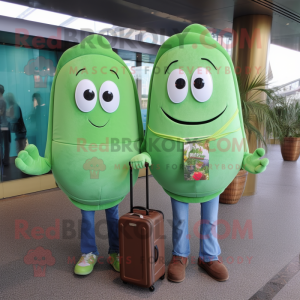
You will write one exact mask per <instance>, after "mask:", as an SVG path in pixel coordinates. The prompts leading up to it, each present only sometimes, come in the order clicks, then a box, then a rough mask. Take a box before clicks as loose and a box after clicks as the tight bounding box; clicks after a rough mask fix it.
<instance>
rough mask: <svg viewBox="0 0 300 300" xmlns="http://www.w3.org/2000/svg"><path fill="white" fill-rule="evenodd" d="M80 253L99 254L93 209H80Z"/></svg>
mask: <svg viewBox="0 0 300 300" xmlns="http://www.w3.org/2000/svg"><path fill="white" fill-rule="evenodd" d="M81 214H82V223H81V253H82V254H88V253H90V252H92V253H93V254H95V255H99V252H98V250H97V245H96V238H95V221H94V219H95V211H86V210H81Z"/></svg>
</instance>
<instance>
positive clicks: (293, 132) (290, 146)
mask: <svg viewBox="0 0 300 300" xmlns="http://www.w3.org/2000/svg"><path fill="white" fill-rule="evenodd" d="M268 104H269V106H270V109H271V110H272V111H273V112H274V113H275V114H276V115H277V119H278V125H279V127H280V129H281V134H280V135H277V137H278V138H279V139H280V146H281V154H282V157H283V159H284V160H286V161H296V160H297V159H298V158H299V155H300V102H299V99H297V98H295V97H282V96H280V95H278V96H277V97H273V98H272V99H268Z"/></svg>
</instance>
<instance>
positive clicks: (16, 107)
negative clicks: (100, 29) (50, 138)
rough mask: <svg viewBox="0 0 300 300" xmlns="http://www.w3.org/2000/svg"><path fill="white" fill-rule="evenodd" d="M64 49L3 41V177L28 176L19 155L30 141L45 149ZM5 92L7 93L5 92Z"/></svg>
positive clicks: (0, 99)
mask: <svg viewBox="0 0 300 300" xmlns="http://www.w3.org/2000/svg"><path fill="white" fill-rule="evenodd" d="M60 55H61V52H56V51H48V50H38V49H28V48H23V47H14V46H9V45H0V57H1V64H0V85H1V86H0V117H1V135H0V139H1V145H2V147H0V156H1V161H2V164H3V178H2V180H3V181H6V180H11V179H17V178H20V177H26V175H24V174H23V173H22V172H21V171H19V170H18V169H16V167H15V163H14V160H15V157H16V156H17V153H18V152H19V151H21V150H23V149H24V148H25V146H26V144H28V143H29V144H35V145H36V146H37V148H38V150H39V153H40V155H41V156H43V155H44V153H45V147H46V140H47V127H48V111H49V99H50V90H51V86H52V81H53V77H54V74H55V70H56V66H57V62H58V59H59V57H60ZM2 92H3V93H2Z"/></svg>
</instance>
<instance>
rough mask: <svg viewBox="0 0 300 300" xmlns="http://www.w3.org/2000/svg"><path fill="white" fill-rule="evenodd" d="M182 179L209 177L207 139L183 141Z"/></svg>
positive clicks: (206, 178)
mask: <svg viewBox="0 0 300 300" xmlns="http://www.w3.org/2000/svg"><path fill="white" fill-rule="evenodd" d="M183 163H184V179H185V180H208V179H209V141H200V142H191V143H184V151H183Z"/></svg>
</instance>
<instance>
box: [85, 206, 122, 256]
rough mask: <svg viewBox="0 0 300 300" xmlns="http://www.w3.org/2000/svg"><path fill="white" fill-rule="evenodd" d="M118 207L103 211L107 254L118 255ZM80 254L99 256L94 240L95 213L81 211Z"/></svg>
mask: <svg viewBox="0 0 300 300" xmlns="http://www.w3.org/2000/svg"><path fill="white" fill-rule="evenodd" d="M118 207H119V206H118V205H116V206H114V207H111V208H108V209H106V210H105V214H106V222H107V231H108V242H109V249H108V253H109V254H110V253H119V228H118V222H119V210H118ZM81 214H82V223H81V253H82V254H88V253H90V252H92V253H93V254H95V255H99V252H98V249H97V245H96V238H95V221H94V217H95V211H86V210H81Z"/></svg>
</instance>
